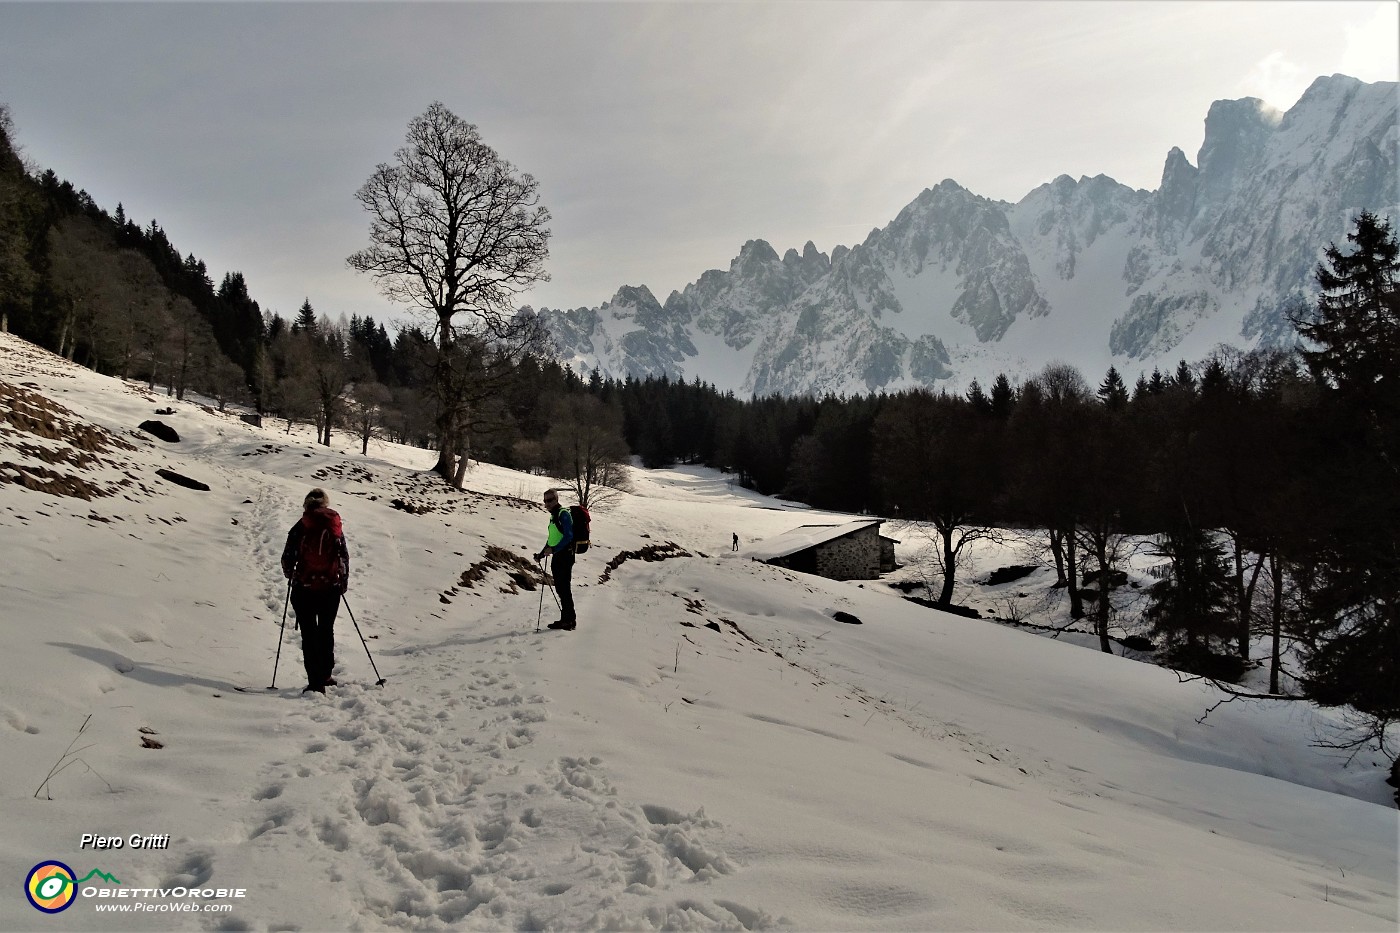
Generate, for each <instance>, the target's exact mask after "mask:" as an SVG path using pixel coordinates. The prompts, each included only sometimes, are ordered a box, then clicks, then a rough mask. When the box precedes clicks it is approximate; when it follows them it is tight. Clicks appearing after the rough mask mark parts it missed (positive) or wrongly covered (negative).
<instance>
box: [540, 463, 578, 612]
mask: <svg viewBox="0 0 1400 933" xmlns="http://www.w3.org/2000/svg"><path fill="white" fill-rule="evenodd" d="M544 507H545V508H547V509H549V532H548V537H547V538H546V539H545V545H544V547H543V548H541V549H540V550H539V552H538V553H536V554H535V560H537V561H539V560H544V558H545V557H546V556H548V557H550V561H551V566H550V570H551V572H552V573H553V575H554V588H555V590H557V591H558V593H559V619H558V621H556V622H551V623H549V627H550V628H552V629H557V630H559V631H563V632H572V631H573V630H574V629H576V628H578V617H577V615H576V614H575V613H574V597H573V593H572V592H570V589H569V585H570V583H571V582H572V578H573V574H574V555H575V554H576V553H579V552H581V551H584V550H587V549H588V523H589V518H588V510H587V509H585V508H584V507H583V506H581V505H575V506H570V507H569V508H564V507H563V506H561V505H560V504H559V490H557V489H546V490H545V493H544Z"/></svg>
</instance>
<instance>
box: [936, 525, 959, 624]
mask: <svg viewBox="0 0 1400 933" xmlns="http://www.w3.org/2000/svg"><path fill="white" fill-rule="evenodd" d="M938 534H939V536H940V537H941V538H942V539H943V590H942V592H940V593H939V594H938V605H940V606H943V607H947V606H951V605H952V604H953V585H954V583H955V582H956V576H955V575H956V570H955V568H954V566H953V559H954V555H953V529H952V528H947V529H944V528H940V529H938Z"/></svg>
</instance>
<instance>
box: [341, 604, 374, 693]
mask: <svg viewBox="0 0 1400 933" xmlns="http://www.w3.org/2000/svg"><path fill="white" fill-rule="evenodd" d="M340 601H341V602H343V603H345V611H346V612H350V601H349V600H348V599H346V598H345V594H344V593H341V594H340ZM350 622H351V624H352V625H354V626H355V634H356V635H359V636H360V644H362V645H364V646H365V657H367V658H369V666H370V667H372V668H374V676H375V677H379V668H377V667H375V666H374V655H372V654H370V653H369V642H367V641H365V633H364V632H362V631H360V623H358V622H356V621H355V613H353V612H350ZM374 685H375V686H376V687H382V686H384V678H383V677H379V679H378V680H376V681H375V682H374Z"/></svg>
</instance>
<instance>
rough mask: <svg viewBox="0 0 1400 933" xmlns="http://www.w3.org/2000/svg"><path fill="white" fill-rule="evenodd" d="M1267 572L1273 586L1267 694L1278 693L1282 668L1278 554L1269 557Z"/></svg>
mask: <svg viewBox="0 0 1400 933" xmlns="http://www.w3.org/2000/svg"><path fill="white" fill-rule="evenodd" d="M1269 571H1270V574H1269V575H1270V576H1271V577H1272V578H1273V584H1274V599H1273V606H1272V611H1271V612H1270V613H1269V614H1270V616H1271V619H1270V621H1271V622H1272V626H1271V627H1272V628H1273V635H1274V644H1273V648H1272V649H1271V650H1270V652H1269V654H1270V658H1269V692H1270V693H1278V692H1279V690H1278V675H1279V670H1280V668H1281V667H1282V661H1281V660H1280V659H1279V643H1280V642H1281V641H1282V640H1283V638H1282V635H1283V561H1281V560H1280V559H1279V556H1278V554H1271V555H1269Z"/></svg>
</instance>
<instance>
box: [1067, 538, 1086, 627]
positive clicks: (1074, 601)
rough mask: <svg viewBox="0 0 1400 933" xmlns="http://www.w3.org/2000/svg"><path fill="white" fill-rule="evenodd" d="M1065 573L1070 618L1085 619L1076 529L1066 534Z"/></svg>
mask: <svg viewBox="0 0 1400 933" xmlns="http://www.w3.org/2000/svg"><path fill="white" fill-rule="evenodd" d="M1063 534H1064V542H1065V573H1066V574H1068V575H1069V617H1070V618H1071V619H1076V620H1077V619H1082V618H1084V599H1083V597H1081V596H1080V595H1079V567H1078V563H1079V561H1078V557H1079V548H1078V546H1077V545H1076V543H1075V540H1074V529H1073V528H1071V529H1070V530H1069V531H1067V532H1064V533H1063Z"/></svg>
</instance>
